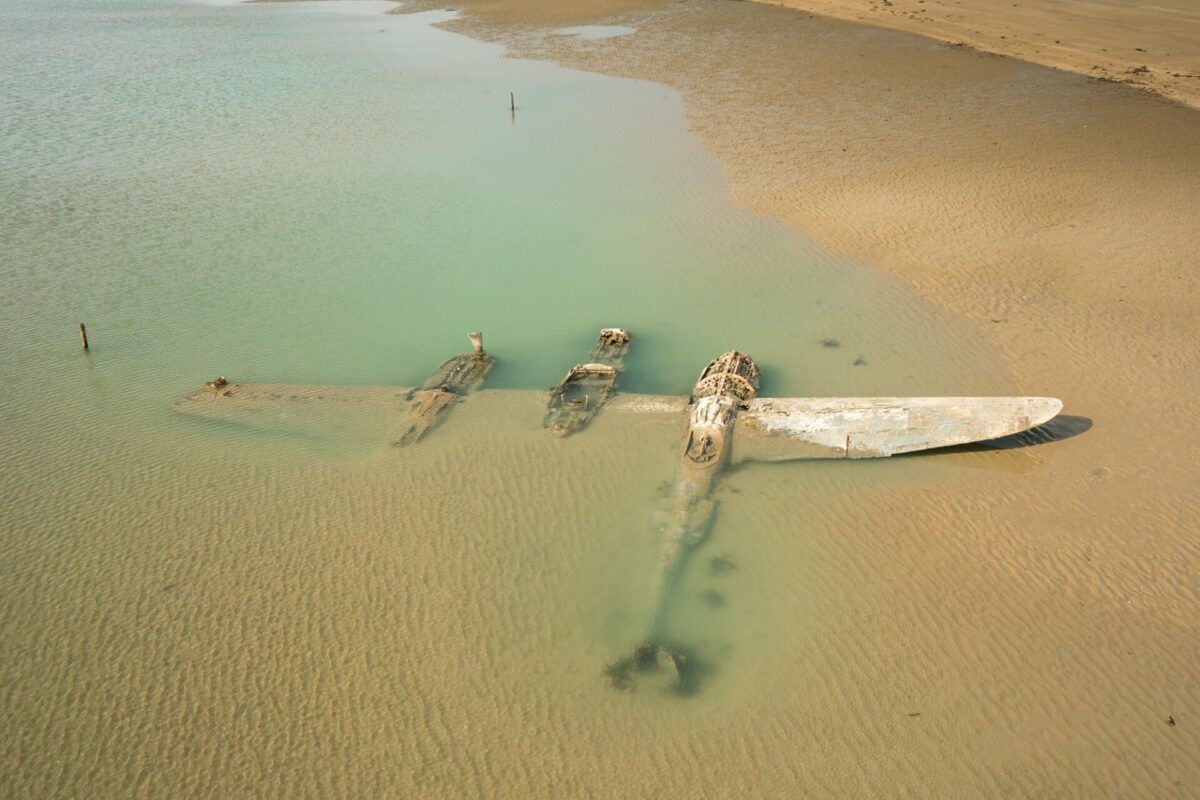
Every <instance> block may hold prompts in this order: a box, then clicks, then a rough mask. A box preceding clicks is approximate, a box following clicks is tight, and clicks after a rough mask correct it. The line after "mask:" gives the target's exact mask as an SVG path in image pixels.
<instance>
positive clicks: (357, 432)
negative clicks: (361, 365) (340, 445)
mask: <svg viewBox="0 0 1200 800" xmlns="http://www.w3.org/2000/svg"><path fill="white" fill-rule="evenodd" d="M412 393H413V390H412V389H407V388H398V387H390V386H387V387H385V386H380V387H375V386H319V385H313V384H277V383H220V382H219V381H214V382H212V383H206V384H204V385H203V386H201V387H200V388H198V389H196V390H195V391H193V392H191V393H189V394H188V395H186V396H184V397H182V398H180V399H179V400H178V401H176V402H175V409H176V410H177V411H179V412H181V413H184V414H188V415H190V416H195V417H200V418H203V419H207V420H211V421H214V422H220V423H224V424H232V425H237V426H240V427H245V428H252V429H255V430H259V431H264V432H273V433H286V434H293V435H299V436H302V437H305V438H309V437H315V438H322V439H323V438H328V437H332V438H335V439H340V438H343V437H345V436H354V437H356V438H357V437H375V438H382V437H385V436H389V435H392V434H393V433H394V432H395V431H397V430H399V428H400V425H401V423H402V422H403V420H404V415H405V410H406V409H407V407H408V404H409V403H408V400H409V398H410V397H411V396H412Z"/></svg>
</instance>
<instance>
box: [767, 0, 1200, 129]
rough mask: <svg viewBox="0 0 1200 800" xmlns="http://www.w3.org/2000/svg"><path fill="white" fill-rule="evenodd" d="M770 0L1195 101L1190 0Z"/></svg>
mask: <svg viewBox="0 0 1200 800" xmlns="http://www.w3.org/2000/svg"><path fill="white" fill-rule="evenodd" d="M766 1H767V2H770V0H766ZM772 5H782V6H785V7H787V8H795V9H799V10H802V11H810V12H813V13H815V14H824V15H828V16H832V17H837V18H839V19H846V20H852V21H855V22H864V23H866V24H869V25H879V26H881V27H885V28H891V29H894V30H899V31H906V32H908V33H917V34H920V35H921V36H928V37H931V38H933V39H938V40H939V41H943V42H950V43H954V44H962V45H968V46H970V47H974V48H977V49H979V50H984V51H987V52H989V53H999V54H1002V55H1006V56H1012V57H1014V58H1019V59H1022V60H1025V61H1032V62H1034V63H1035V64H1044V65H1046V66H1049V67H1057V68H1058V69H1065V70H1070V71H1071V72H1078V73H1081V74H1084V75H1090V76H1092V77H1095V78H1103V79H1106V80H1111V81H1117V82H1120V83H1125V84H1128V85H1130V86H1137V87H1139V88H1144V89H1147V90H1149V91H1152V92H1157V93H1159V94H1162V95H1165V96H1167V97H1170V98H1172V99H1174V100H1178V101H1179V102H1181V103H1185V104H1188V105H1191V106H1193V107H1197V106H1200V6H1197V5H1196V4H1195V3H1193V2H1190V0H1164V2H1156V3H1127V2H1121V0H1086V1H1084V2H1079V1H1078V0H1077V1H1076V2H1066V3H1064V2H1055V0H1026V1H1025V2H1021V3H1012V2H1009V3H993V2H988V0H776V2H772Z"/></svg>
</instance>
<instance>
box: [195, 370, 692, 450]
mask: <svg viewBox="0 0 1200 800" xmlns="http://www.w3.org/2000/svg"><path fill="white" fill-rule="evenodd" d="M421 394H422V392H421V390H415V389H409V388H399V387H391V386H318V385H309V384H271V383H226V382H222V381H221V380H220V379H219V380H217V381H213V382H211V383H206V384H204V385H203V386H201V387H200V388H198V389H196V390H195V391H193V392H191V393H189V394H188V395H186V396H185V397H183V398H181V399H179V400H178V401H176V403H175V409H176V410H177V411H180V412H182V413H184V414H189V415H192V416H196V417H201V418H205V419H209V420H214V421H219V422H222V423H226V424H235V425H239V426H242V427H247V428H254V429H257V430H262V431H269V432H280V433H292V434H299V435H305V436H309V435H320V436H327V435H328V436H335V437H341V436H342V435H344V434H347V433H352V434H354V435H356V436H367V437H370V436H374V437H375V438H377V439H380V440H384V439H386V440H387V441H393V442H394V441H397V438H398V437H400V436H401V435H403V434H404V433H405V432H406V431H408V430H409V429H410V427H411V420H412V408H411V407H412V406H413V404H414V403H415V402H417V401H418V400H419V398H418V397H417V396H418V395H421ZM500 395H503V396H504V397H505V398H507V399H506V400H505V401H504V402H500V403H496V402H491V401H492V399H493V398H496V399H499V396H500ZM471 396H472V398H476V399H478V400H480V401H482V402H479V403H474V402H471V403H467V404H466V405H468V406H470V405H476V406H478V413H481V414H489V415H493V416H495V417H498V418H499V417H505V416H513V415H514V414H515V415H516V416H518V417H519V416H520V415H521V413H522V411H521V410H522V409H524V408H525V407H526V406H528V408H529V409H530V410H531V411H535V412H536V413H538V414H539V415H540V413H541V409H543V408H544V404H545V398H546V396H545V394H544V393H543V392H534V391H523V390H519V389H482V390H479V391H477V392H474V393H472V395H471ZM458 399H460V398H458V397H457V396H456V397H455V400H456V401H457V400H458ZM606 408H607V409H608V410H609V411H610V412H611V413H613V414H614V415H623V414H637V415H640V416H650V417H657V418H661V419H663V420H664V421H667V420H671V421H673V420H676V419H677V420H679V421H680V422H682V421H683V420H685V419H686V416H687V398H686V397H663V396H659V395H644V394H618V395H615V396H614V397H613V398H612V400H611V401H609V404H608V405H607V406H606Z"/></svg>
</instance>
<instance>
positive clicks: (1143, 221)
mask: <svg viewBox="0 0 1200 800" xmlns="http://www.w3.org/2000/svg"><path fill="white" fill-rule="evenodd" d="M465 6H466V9H467V11H468V12H473V11H474V9H475V6H473V5H471V4H469V3H468V4H465ZM482 8H483V10H484V11H485V12H486V13H485V14H483V15H479V16H477V15H473V14H472V13H468V14H467V15H466V16H465V17H463V18H461V19H460V20H458V21H456V22H453V23H450V26H451V27H453V28H454V29H457V30H460V31H464V32H467V33H470V34H471V35H474V36H478V37H481V38H487V39H491V40H495V41H503V42H506V43H507V44H509V46H510V48H511V50H512V52H513V53H514V54H517V55H520V56H526V57H541V58H549V59H554V60H556V61H559V62H562V63H564V64H567V65H569V66H573V67H578V68H583V69H590V70H595V71H599V72H604V73H609V74H617V75H623V76H628V77H636V78H643V79H647V80H652V81H659V82H663V83H666V84H668V85H670V86H673V87H676V88H678V89H679V90H680V91H681V92H683V94H684V97H685V102H686V108H687V114H688V118H689V122H690V124H691V126H692V128H693V130H694V131H695V132H696V134H697V135H698V136H699V137H700V139H701V140H702V141H703V142H704V143H705V144H706V145H707V146H708V148H709V149H710V150H711V152H712V153H714V154H715V155H716V157H717V158H718V160H719V161H720V163H721V164H722V165H723V166H724V168H725V170H726V174H727V177H728V179H729V181H730V185H731V191H732V193H733V195H734V196H735V197H736V198H737V199H738V200H739V201H740V202H741V203H743V204H744V205H746V206H747V207H749V208H751V209H754V210H756V211H758V212H761V213H763V214H767V215H772V216H776V217H778V218H780V219H783V220H786V221H788V222H790V223H793V224H795V225H797V226H799V227H801V228H803V229H804V230H805V231H808V232H809V233H811V234H813V235H815V236H816V237H817V238H818V240H819V241H821V242H822V243H824V244H826V245H827V246H830V247H832V248H834V249H836V250H839V251H843V252H845V253H848V254H851V255H854V256H856V257H860V258H863V259H865V260H867V261H870V262H872V263H875V264H877V265H879V266H880V267H882V268H884V269H886V270H888V271H889V272H892V273H893V274H895V275H898V276H900V277H902V278H903V279H905V280H907V281H909V282H911V283H912V285H914V286H916V287H917V288H918V289H919V290H920V291H921V292H922V293H923V294H924V295H925V296H927V297H929V298H931V299H933V300H935V301H936V302H937V303H939V304H941V305H942V306H943V307H945V308H946V309H949V310H950V311H952V312H954V313H956V314H958V315H961V316H962V317H964V318H966V319H967V320H970V321H971V322H972V323H974V324H975V325H976V326H977V327H978V330H979V331H981V332H982V333H983V335H985V336H986V337H987V338H988V339H989V340H990V341H991V342H992V343H994V344H995V345H996V346H997V347H998V348H999V350H1000V351H1001V352H1003V353H1004V354H1005V356H1006V358H1007V362H1006V363H1004V364H995V365H990V364H986V365H985V364H981V365H980V366H979V368H980V369H981V370H992V369H1007V370H1011V372H1012V373H1013V374H1014V375H1015V376H1016V382H1017V384H1018V386H1019V390H1020V391H1021V392H1022V393H1027V394H1048V395H1054V396H1058V397H1061V398H1063V399H1064V400H1065V403H1066V412H1065V413H1067V414H1069V415H1075V416H1078V417H1081V418H1084V421H1083V423H1082V424H1083V427H1086V425H1087V422H1089V421H1090V422H1091V423H1092V427H1091V429H1090V430H1088V431H1086V433H1084V434H1083V435H1080V436H1077V437H1075V438H1072V439H1070V440H1067V441H1064V442H1058V443H1054V444H1050V445H1046V446H1042V447H1038V448H1034V449H1030V450H1023V451H1017V452H1013V453H1000V454H991V455H990V456H989V458H988V459H987V460H986V462H985V461H977V462H973V463H971V464H970V465H968V466H978V467H979V469H977V470H957V471H954V472H953V474H948V475H947V476H946V477H945V480H944V481H940V482H938V483H937V484H936V485H921V484H920V483H914V484H913V485H911V486H906V487H905V488H904V489H903V490H899V491H890V492H889V491H884V492H882V493H881V494H879V495H873V496H872V497H870V498H866V497H864V498H853V497H842V498H841V499H840V500H837V501H831V502H837V503H838V507H837V509H836V514H834V515H833V516H832V517H830V518H829V519H826V520H825V524H823V525H820V526H817V527H818V528H820V530H814V529H813V528H812V527H810V526H807V525H798V524H797V522H796V520H798V519H806V515H808V514H811V513H813V512H812V510H811V509H802V508H794V509H791V510H792V511H793V512H794V513H795V514H796V515H797V516H795V517H790V516H788V515H787V513H786V512H787V510H788V509H787V507H786V504H784V505H774V506H773V507H771V508H770V510H768V509H767V508H766V507H764V508H762V509H750V508H747V509H744V510H745V512H746V513H748V514H751V515H755V514H774V515H778V516H777V517H775V518H774V520H773V522H774V524H775V525H777V526H778V527H779V529H780V530H787V529H789V528H796V527H800V528H802V529H803V532H802V533H797V534H796V546H797V547H814V548H818V549H822V548H826V547H828V548H829V551H828V552H826V555H827V556H830V557H829V558H828V559H827V560H823V561H822V563H821V564H820V567H819V569H820V570H823V571H828V573H829V574H837V576H838V579H837V580H835V581H832V586H828V585H827V586H826V588H827V589H828V590H829V593H828V594H825V595H822V596H821V598H820V599H819V600H818V601H817V604H818V606H820V607H821V613H819V614H818V615H817V616H818V618H819V619H821V620H822V622H821V635H816V636H814V633H813V631H811V630H807V629H806V630H805V631H804V633H803V635H802V636H800V635H799V634H798V638H797V640H795V641H792V642H791V644H790V649H789V648H788V647H785V648H783V652H781V653H779V654H778V656H777V657H779V658H788V657H792V658H806V659H809V660H810V661H809V662H808V663H809V667H808V668H807V669H808V673H809V674H807V676H806V678H805V679H804V680H802V681H799V682H797V683H796V684H795V686H794V687H793V688H792V689H790V690H787V691H786V692H785V694H786V697H784V698H780V699H779V702H780V703H781V704H783V705H786V704H787V703H789V702H795V703H799V704H804V703H806V702H811V698H812V696H813V695H814V694H820V695H822V696H824V697H826V698H828V697H836V698H838V701H839V702H838V703H836V704H834V705H835V708H836V711H832V713H833V714H834V715H835V716H834V717H833V718H824V719H822V720H820V721H815V720H813V719H811V718H805V717H803V715H800V716H798V717H797V719H798V720H799V719H803V720H804V722H803V723H801V724H802V725H803V726H812V725H816V726H817V729H821V728H822V727H823V728H824V730H825V733H826V735H824V736H815V739H816V741H814V742H813V744H812V746H813V747H814V748H815V750H813V751H811V752H813V753H819V754H820V757H818V758H815V759H814V760H813V761H806V766H805V767H804V768H798V769H797V771H796V772H794V773H791V774H790V777H791V779H792V780H794V781H795V782H796V783H797V784H799V785H805V786H808V787H809V788H810V789H816V790H820V791H824V792H826V793H829V794H836V795H842V794H849V793H853V792H855V791H861V790H864V789H867V790H873V791H876V792H881V791H887V790H889V789H890V790H897V791H901V793H904V792H910V793H913V794H916V795H922V796H924V795H931V794H933V795H936V794H939V793H945V792H947V791H950V790H951V788H952V787H955V788H957V789H958V790H963V791H964V792H965V793H966V794H968V795H972V796H979V795H992V794H996V793H1005V794H1014V795H1019V796H1046V795H1076V794H1078V795H1083V796H1114V795H1118V794H1121V793H1132V794H1135V795H1142V796H1149V795H1166V794H1169V793H1173V794H1176V795H1178V796H1184V795H1186V794H1188V793H1191V792H1194V791H1196V789H1197V786H1200V760H1198V758H1197V755H1196V754H1197V753H1200V733H1198V731H1200V728H1197V727H1192V726H1190V725H1185V724H1183V723H1180V724H1178V725H1168V724H1167V719H1168V717H1173V718H1174V719H1175V720H1180V719H1182V718H1183V717H1184V716H1187V717H1188V718H1190V717H1191V716H1192V715H1194V714H1195V713H1196V712H1197V711H1198V710H1200V683H1198V682H1197V681H1196V680H1195V677H1196V668H1195V663H1196V662H1197V657H1198V656H1200V644H1197V642H1200V638H1197V633H1198V632H1200V631H1198V630H1197V627H1198V623H1197V617H1196V613H1195V612H1196V608H1197V601H1198V600H1200V587H1198V585H1197V580H1196V577H1195V575H1196V574H1197V569H1198V568H1200V545H1198V543H1197V536H1196V534H1197V532H1198V531H1200V501H1198V500H1197V493H1196V478H1195V474H1196V472H1195V469H1196V468H1195V461H1196V459H1195V455H1194V454H1195V453H1196V452H1197V447H1198V446H1200V424H1198V423H1200V407H1198V405H1197V403H1196V401H1195V397H1196V396H1197V392H1198V390H1200V380H1198V379H1197V369H1198V368H1200V319H1198V317H1197V309H1198V308H1200V305H1198V301H1200V292H1198V287H1197V278H1196V274H1195V253H1196V251H1197V246H1198V245H1200V233H1198V232H1197V227H1196V220H1197V219H1198V218H1200V193H1198V192H1197V189H1196V187H1197V186H1200V113H1198V112H1196V111H1194V110H1191V109H1189V108H1187V107H1184V106H1181V105H1178V104H1174V103H1171V102H1167V101H1164V100H1163V99H1161V98H1159V97H1156V96H1154V95H1152V94H1148V93H1145V92H1140V91H1136V90H1134V89H1131V88H1129V87H1126V86H1120V85H1115V84H1113V83H1109V82H1103V81H1097V80H1094V79H1089V78H1086V77H1083V76H1079V75H1075V74H1071V73H1068V72H1064V71H1060V70H1052V69H1047V68H1044V67H1040V66H1036V65H1033V64H1029V63H1026V62H1023V61H1019V60H1016V59H1009V58H1001V57H997V56H994V55H989V54H986V53H981V52H978V51H975V50H972V49H969V48H959V47H953V46H949V45H945V44H942V43H938V42H935V41H931V40H929V39H926V38H921V37H916V36H912V35H908V34H904V33H898V32H894V31H887V30H881V29H879V28H874V27H866V26H862V25H854V24H850V23H846V22H841V21H835V20H830V19H826V18H818V17H812V16H809V15H806V14H802V13H798V12H795V11H790V10H787V9H782V8H776V7H767V6H755V5H749V4H740V3H733V2H720V3H705V4H700V3H690V2H685V3H679V4H672V5H670V6H656V7H653V8H646V9H645V10H643V11H640V12H638V13H622V14H615V15H613V16H611V17H609V18H606V19H603V20H602V21H603V22H604V23H606V24H624V25H632V26H636V27H637V28H638V31H637V33H635V34H633V35H630V36H622V37H616V38H612V39H607V40H598V41H581V40H578V39H575V38H572V37H561V36H546V35H545V34H546V31H547V27H548V26H547V25H546V24H544V23H546V22H549V23H550V24H562V23H564V22H568V21H570V22H577V21H583V20H582V19H580V18H579V15H572V14H568V13H566V12H565V10H564V9H565V8H566V6H565V5H555V6H553V7H552V8H553V9H558V10H559V11H562V12H563V13H561V15H560V14H559V13H556V12H552V11H549V10H547V7H546V6H545V5H543V4H537V5H536V6H535V5H534V4H528V3H522V2H509V3H503V4H496V3H492V4H487V5H486V6H484V7H482ZM613 8H614V10H619V9H618V7H616V6H614V7H613ZM593 16H594V15H591V14H589V15H588V17H589V18H590V17H593ZM531 18H535V19H537V20H538V21H537V22H530V21H528V20H529V19H531ZM590 21H597V20H595V19H591V20H590ZM1112 23H1113V25H1114V26H1119V25H1120V19H1119V18H1117V17H1114V18H1113V20H1112ZM514 88H515V89H516V91H517V96H518V98H521V97H522V96H523V95H522V94H521V91H520V87H514ZM529 101H530V102H532V101H533V99H532V98H530V100H529ZM518 113H519V112H518ZM814 392H815V393H819V387H817V386H814ZM948 458H954V457H948ZM964 465H965V464H964ZM844 468H845V469H868V468H869V467H864V466H862V465H846V466H845V467H844ZM786 469H791V468H784V470H786ZM794 469H795V470H798V471H799V470H818V469H829V467H828V466H824V465H821V466H811V467H804V466H797V467H794ZM812 474H813V475H814V476H815V475H816V473H815V472H813V473H812ZM776 476H778V479H779V480H780V483H779V486H778V491H779V492H780V493H786V491H787V488H786V484H785V483H784V482H783V481H784V475H783V473H775V474H773V475H772V476H771V479H772V480H774V479H776ZM735 502H736V501H735ZM824 513H829V512H828V511H826V512H824ZM822 519H825V517H823V516H822ZM756 527H759V528H767V529H769V528H770V527H771V524H769V523H767V522H765V521H762V522H761V524H760V525H758V526H756ZM815 569H818V568H817V567H816V566H814V570H815ZM811 578H812V576H811V575H806V576H803V577H802V578H801V579H802V580H808V579H811ZM801 640H802V641H801ZM802 653H803V654H804V655H803V656H802V655H801V654H802ZM918 698H920V701H919V702H918ZM907 706H912V708H911V709H908V708H907ZM904 712H911V713H912V714H913V715H914V716H906V715H905V713H904ZM918 713H919V714H920V715H921V716H920V717H917V716H915V715H916V714H918ZM884 718H886V720H887V721H886V722H885V721H883V720H884ZM931 718H933V719H931ZM935 719H936V721H934V720H935ZM921 726H924V727H921ZM934 730H936V733H935V732H934ZM806 735H814V729H813V728H811V727H809V729H808V730H807V732H806ZM826 759H827V760H826ZM934 763H936V766H935V767H931V766H930V765H931V764H934ZM835 765H840V767H838V766H835ZM762 768H763V767H762V763H759V765H758V766H757V767H753V766H751V765H743V768H742V769H740V770H737V771H739V772H741V773H742V774H744V773H745V771H746V770H747V769H748V770H751V771H753V770H755V769H762ZM676 777H678V778H679V781H680V782H681V784H684V785H690V788H691V789H692V790H695V791H700V790H701V788H702V787H708V789H709V790H715V793H716V794H721V793H723V792H722V791H721V790H720V789H719V787H720V786H722V785H724V784H720V783H713V782H712V781H711V778H712V776H701V775H700V774H699V773H697V774H695V775H693V776H692V779H694V783H692V781H691V780H689V779H688V778H687V777H685V776H676ZM780 777H782V776H780ZM732 785H733V784H732V783H731V784H729V785H728V786H726V787H725V788H726V789H731V787H732ZM1118 787H1122V788H1118Z"/></svg>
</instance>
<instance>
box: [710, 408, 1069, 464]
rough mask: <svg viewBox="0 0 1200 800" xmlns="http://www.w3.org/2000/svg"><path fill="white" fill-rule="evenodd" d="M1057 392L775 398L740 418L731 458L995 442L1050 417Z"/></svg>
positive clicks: (881, 452) (876, 453)
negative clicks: (1053, 394) (1043, 394)
mask: <svg viewBox="0 0 1200 800" xmlns="http://www.w3.org/2000/svg"><path fill="white" fill-rule="evenodd" d="M1061 409H1062V401H1060V400H1057V399H1055V398H1053V397H813V398H809V397H774V398H760V399H757V400H752V401H751V402H750V404H749V408H748V409H747V410H745V411H742V412H741V413H740V414H738V416H737V424H736V428H735V433H734V437H733V452H732V460H733V462H734V463H738V462H741V461H789V460H792V459H802V458H878V457H881V456H892V455H897V454H899V453H912V452H915V451H917V450H928V449H930V448H935V447H949V446H952V445H958V444H967V443H969V442H981V441H987V440H989V439H997V438H999V437H1001V436H1007V435H1009V434H1013V433H1019V432H1021V431H1024V430H1028V429H1029V428H1033V427H1035V426H1037V425H1041V424H1042V423H1043V422H1046V421H1048V420H1050V419H1052V418H1053V417H1054V416H1055V415H1056V414H1058V412H1059V411H1060V410H1061Z"/></svg>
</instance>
